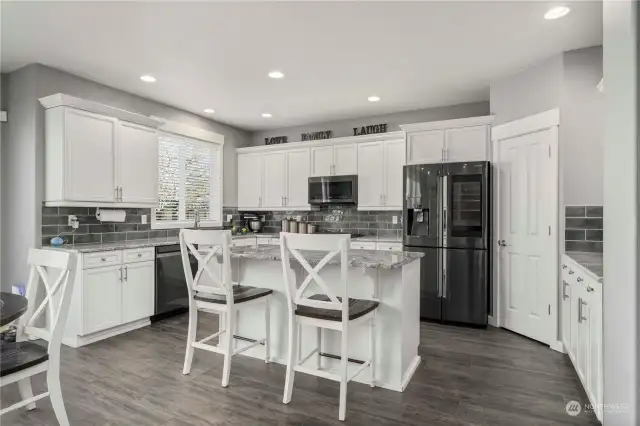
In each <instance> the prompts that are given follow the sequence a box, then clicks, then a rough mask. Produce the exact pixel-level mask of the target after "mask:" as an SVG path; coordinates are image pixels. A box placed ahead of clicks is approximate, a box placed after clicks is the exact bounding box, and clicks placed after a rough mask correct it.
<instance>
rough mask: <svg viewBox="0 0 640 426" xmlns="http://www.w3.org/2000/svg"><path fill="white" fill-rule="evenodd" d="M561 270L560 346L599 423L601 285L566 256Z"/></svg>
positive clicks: (601, 399)
mask: <svg viewBox="0 0 640 426" xmlns="http://www.w3.org/2000/svg"><path fill="white" fill-rule="evenodd" d="M561 268H562V269H561V270H562V306H561V308H562V312H561V330H562V343H563V344H564V347H565V350H566V351H567V353H568V354H569V358H571V362H572V363H573V366H574V368H575V369H576V373H577V374H578V377H579V378H580V381H581V382H582V386H583V387H584V389H585V392H586V393H587V396H588V397H589V402H590V403H591V404H592V406H593V409H594V412H595V413H596V416H597V417H598V419H599V420H600V421H602V403H603V380H602V377H603V366H602V283H601V282H598V280H596V278H595V277H593V276H592V275H591V273H590V272H588V271H586V270H585V269H584V268H583V267H582V266H580V265H578V264H577V263H576V262H574V261H573V260H572V259H571V258H569V257H568V256H566V255H565V256H563V258H562V265H561Z"/></svg>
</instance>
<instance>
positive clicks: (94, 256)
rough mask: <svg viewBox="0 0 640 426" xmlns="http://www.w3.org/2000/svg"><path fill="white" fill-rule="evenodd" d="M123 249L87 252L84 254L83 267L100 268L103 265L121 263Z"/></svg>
mask: <svg viewBox="0 0 640 426" xmlns="http://www.w3.org/2000/svg"><path fill="white" fill-rule="evenodd" d="M121 263H122V250H112V251H101V252H96V253H87V254H84V255H83V256H82V269H91V268H99V267H101V266H112V265H120V264H121Z"/></svg>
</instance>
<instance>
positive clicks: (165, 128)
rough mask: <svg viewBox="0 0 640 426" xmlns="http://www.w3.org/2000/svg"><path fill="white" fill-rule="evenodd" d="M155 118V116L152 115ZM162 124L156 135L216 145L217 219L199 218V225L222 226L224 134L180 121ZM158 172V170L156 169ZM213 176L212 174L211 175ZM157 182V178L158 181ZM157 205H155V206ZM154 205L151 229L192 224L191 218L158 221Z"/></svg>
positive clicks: (190, 225)
mask: <svg viewBox="0 0 640 426" xmlns="http://www.w3.org/2000/svg"><path fill="white" fill-rule="evenodd" d="M152 118H156V117H152ZM161 121H163V124H162V125H161V126H159V127H158V136H160V135H162V134H166V135H171V136H175V137H178V138H181V139H194V140H197V141H200V142H205V143H210V144H213V145H216V146H217V148H218V164H219V165H220V173H219V174H220V203H219V204H220V205H219V206H217V208H215V210H218V218H219V220H218V221H215V220H201V221H200V223H199V226H201V227H214V226H222V224H223V217H222V211H223V208H222V207H223V204H224V201H223V195H224V136H223V135H220V134H217V133H213V132H210V131H208V130H204V129H200V128H197V127H192V126H188V125H185V124H182V123H176V122H170V121H166V120H162V119H161ZM158 155H159V154H158ZM158 172H159V170H158ZM211 178H212V179H213V178H214V174H212V175H211ZM157 183H159V179H158V182H157ZM156 207H157V206H156ZM156 207H154V208H153V210H152V212H151V229H178V228H191V227H193V225H194V221H193V220H175V221H165V220H163V221H158V220H156V211H155V209H156ZM210 209H211V211H213V210H214V206H211V205H210Z"/></svg>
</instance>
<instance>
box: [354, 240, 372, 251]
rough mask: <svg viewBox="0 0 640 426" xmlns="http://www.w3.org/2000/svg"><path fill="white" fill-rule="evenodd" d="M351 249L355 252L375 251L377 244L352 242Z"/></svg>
mask: <svg viewBox="0 0 640 426" xmlns="http://www.w3.org/2000/svg"><path fill="white" fill-rule="evenodd" d="M351 248H352V249H354V250H375V249H376V243H374V242H373V241H362V242H359V241H352V242H351Z"/></svg>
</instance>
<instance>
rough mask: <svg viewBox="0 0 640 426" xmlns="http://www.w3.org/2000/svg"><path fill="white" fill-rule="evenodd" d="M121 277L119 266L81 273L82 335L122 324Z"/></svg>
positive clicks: (86, 270) (87, 270)
mask: <svg viewBox="0 0 640 426" xmlns="http://www.w3.org/2000/svg"><path fill="white" fill-rule="evenodd" d="M121 277H122V269H121V266H120V265H117V266H105V267H102V268H94V269H85V270H84V271H83V272H82V334H84V335H86V334H90V333H95V332H96V331H101V330H106V329H107V328H111V327H115V326H117V325H120V324H122V282H121Z"/></svg>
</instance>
